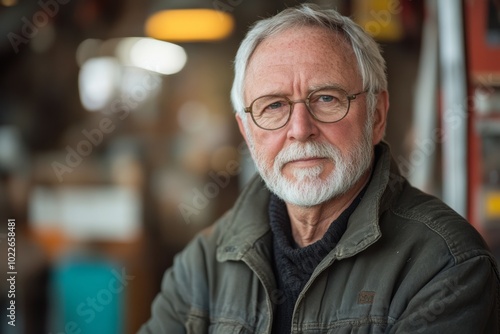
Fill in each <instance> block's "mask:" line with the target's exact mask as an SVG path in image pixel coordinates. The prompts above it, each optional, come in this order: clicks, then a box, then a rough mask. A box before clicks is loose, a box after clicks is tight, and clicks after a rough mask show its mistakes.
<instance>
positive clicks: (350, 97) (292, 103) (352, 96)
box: [243, 86, 368, 131]
mask: <svg viewBox="0 0 500 334" xmlns="http://www.w3.org/2000/svg"><path fill="white" fill-rule="evenodd" d="M323 89H336V90H338V91H341V92H343V93H344V94H345V96H346V98H347V110H346V112H345V114H344V115H343V116H342V117H341V118H339V119H338V120H336V121H332V122H326V121H322V120H320V119H318V118H317V117H316V115H314V113H313V112H312V110H311V107H310V106H309V101H310V98H311V96H312V95H313V94H314V93H316V92H319V91H321V90H323ZM364 93H368V90H363V91H361V92H359V93H355V94H348V93H347V92H346V91H345V90H344V89H342V88H340V87H338V86H324V87H319V88H316V89H314V90H312V91H311V92H310V93H309V94H307V97H306V98H305V99H301V100H295V101H292V100H290V99H289V98H288V97H287V96H285V95H275V94H269V95H262V96H259V97H258V98H256V99H255V100H253V101H252V103H250V105H249V106H248V107H246V108H245V109H243V111H244V112H245V113H249V114H250V115H251V116H252V121H253V122H254V124H255V125H257V126H258V127H259V128H261V129H262V130H267V131H274V130H278V129H281V128H283V127H285V126H286V125H287V124H288V122H289V121H290V118H291V117H292V112H293V107H294V106H295V104H297V103H304V104H305V105H306V109H307V111H308V112H309V114H311V116H312V117H313V119H314V120H316V121H318V122H320V123H325V124H333V123H337V122H340V121H341V120H343V119H344V118H345V117H346V116H347V114H348V113H349V110H350V109H351V101H352V100H355V99H356V97H358V95H361V94H364ZM273 96H274V97H280V98H284V99H285V100H286V101H287V102H288V104H289V105H290V111H289V112H288V118H287V120H286V122H285V123H284V124H283V125H281V126H279V127H277V128H273V129H267V128H264V127H262V126H260V125H259V124H258V123H257V121H256V120H255V118H254V115H253V112H252V106H253V104H254V103H255V101H257V100H258V99H261V98H263V97H273Z"/></svg>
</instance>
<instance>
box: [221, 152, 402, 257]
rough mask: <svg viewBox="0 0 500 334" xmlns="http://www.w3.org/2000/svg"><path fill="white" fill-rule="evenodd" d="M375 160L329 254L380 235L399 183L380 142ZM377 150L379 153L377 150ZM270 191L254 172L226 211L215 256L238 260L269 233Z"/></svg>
mask: <svg viewBox="0 0 500 334" xmlns="http://www.w3.org/2000/svg"><path fill="white" fill-rule="evenodd" d="M375 150H376V154H378V159H377V162H376V165H375V167H374V170H373V173H372V177H371V180H370V183H369V185H368V188H367V190H366V193H365V195H364V196H363V199H362V200H361V202H360V203H359V205H358V207H357V208H356V210H355V211H354V212H353V213H352V215H351V217H350V218H349V221H348V225H347V230H346V232H345V233H344V235H343V236H342V238H341V239H340V241H339V243H338V244H337V247H335V249H334V250H333V252H332V253H330V255H329V256H328V257H330V256H331V257H332V258H333V257H335V258H337V259H342V258H346V257H350V256H353V255H355V254H357V253H359V252H361V251H363V250H364V249H366V248H367V247H369V246H370V245H372V244H373V243H375V242H376V241H377V240H378V239H379V238H380V237H381V232H380V228H379V216H380V214H381V213H382V212H383V211H385V210H386V209H387V207H388V205H389V203H390V202H391V201H390V199H391V198H393V197H394V196H397V193H398V192H399V191H398V190H399V189H400V188H401V185H402V180H403V178H402V176H401V175H400V174H399V171H398V168H397V166H396V164H395V162H394V161H393V160H392V158H391V154H390V149H389V146H388V145H387V144H386V143H385V142H382V143H380V144H378V145H377V146H376V147H375ZM377 151H378V152H377ZM269 196H270V192H269V190H268V189H267V187H266V185H265V183H264V181H263V180H262V179H261V177H260V176H259V175H256V176H255V177H254V178H253V179H252V180H251V181H250V183H249V184H248V186H247V187H246V188H245V189H244V191H243V192H242V194H241V195H240V196H239V198H238V200H237V201H236V203H235V205H234V207H233V209H232V210H231V211H230V212H229V213H228V214H229V215H230V216H229V217H228V219H227V224H226V225H225V226H223V227H222V228H224V229H225V231H224V232H223V233H222V234H221V236H220V237H219V240H218V249H217V259H218V260H219V261H225V260H240V259H241V258H242V257H243V256H244V255H245V254H246V253H247V252H248V250H249V249H251V248H252V247H253V246H254V244H255V243H256V242H257V241H258V240H259V239H261V238H262V237H263V236H264V235H266V234H267V233H270V226H269V215H268V204H269Z"/></svg>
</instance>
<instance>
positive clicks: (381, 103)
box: [373, 90, 389, 145]
mask: <svg viewBox="0 0 500 334" xmlns="http://www.w3.org/2000/svg"><path fill="white" fill-rule="evenodd" d="M388 111H389V93H388V92H387V91H386V90H384V91H382V92H380V93H378V94H377V103H376V105H375V111H374V114H373V145H376V144H378V143H379V142H380V141H381V140H382V139H383V138H384V135H385V127H386V124H387V112H388Z"/></svg>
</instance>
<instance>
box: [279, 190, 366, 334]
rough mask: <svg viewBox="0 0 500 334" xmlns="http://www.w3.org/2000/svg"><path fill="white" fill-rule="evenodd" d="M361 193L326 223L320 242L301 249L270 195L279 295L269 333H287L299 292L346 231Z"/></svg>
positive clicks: (281, 204)
mask: <svg viewBox="0 0 500 334" xmlns="http://www.w3.org/2000/svg"><path fill="white" fill-rule="evenodd" d="M363 194H364V190H363V191H361V193H360V194H359V195H358V196H357V197H356V198H355V199H354V201H352V203H351V205H350V206H349V207H348V208H347V209H345V210H344V212H342V214H341V215H340V216H339V217H338V218H337V219H336V220H335V221H333V222H332V223H331V224H330V227H329V228H328V230H327V231H326V233H325V235H324V236H323V237H322V238H321V239H320V240H318V241H316V242H315V243H313V244H311V245H309V246H307V247H304V248H299V246H298V245H297V244H296V243H295V241H294V240H293V237H292V231H291V227H290V218H289V216H288V212H287V209H286V205H285V203H284V202H283V201H282V200H281V199H280V198H278V197H277V196H276V195H271V199H270V201H269V218H270V224H271V230H272V232H273V251H274V262H273V265H274V274H275V277H276V281H277V285H278V289H279V290H280V291H279V292H280V296H281V298H279V299H278V301H277V302H276V308H275V313H274V321H273V333H283V334H290V332H291V325H292V315H293V309H294V307H295V302H296V301H297V298H298V296H299V293H300V292H301V291H302V289H303V288H304V285H305V284H306V283H307V281H308V280H309V277H311V274H312V273H313V271H314V269H315V268H316V266H317V265H318V264H319V263H320V262H321V260H322V259H323V258H324V257H325V256H326V255H327V254H328V253H329V252H330V251H331V250H332V249H333V248H334V247H335V245H337V243H338V241H339V240H340V238H341V237H342V235H343V234H344V232H345V230H346V228H347V221H348V219H349V216H350V215H351V213H352V212H353V211H354V209H355V208H356V206H357V205H358V203H359V202H360V200H361V198H362V196H363Z"/></svg>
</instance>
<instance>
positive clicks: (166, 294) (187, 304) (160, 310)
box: [138, 236, 208, 334]
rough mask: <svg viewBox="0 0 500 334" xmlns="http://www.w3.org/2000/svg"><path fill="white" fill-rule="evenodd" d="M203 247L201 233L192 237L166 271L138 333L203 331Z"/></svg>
mask: <svg viewBox="0 0 500 334" xmlns="http://www.w3.org/2000/svg"><path fill="white" fill-rule="evenodd" d="M204 253H205V249H204V247H203V243H202V242H201V241H200V236H198V237H197V238H195V239H194V240H193V241H192V242H191V243H190V244H189V245H188V246H187V247H186V248H185V249H184V250H183V251H182V252H181V253H179V254H178V255H177V256H176V257H175V259H174V264H173V266H172V267H171V268H170V269H168V270H167V271H166V272H165V275H164V277H163V281H162V284H161V291H160V292H159V293H158V295H157V296H156V298H155V299H154V301H153V304H152V307H151V318H150V319H149V320H148V321H147V322H146V323H145V324H144V325H143V326H142V327H141V328H140V329H139V331H138V333H139V334H146V333H148V334H163V333H165V334H181V333H206V332H207V331H208V327H207V326H208V322H207V319H208V317H207V312H206V311H204V310H206V308H205V307H204V304H205V303H206V300H207V298H206V295H207V280H206V270H205V269H204V268H205V267H206V265H205V254H204Z"/></svg>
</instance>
